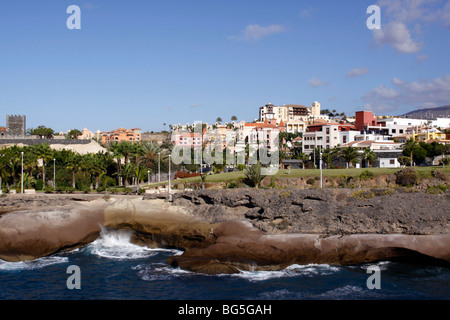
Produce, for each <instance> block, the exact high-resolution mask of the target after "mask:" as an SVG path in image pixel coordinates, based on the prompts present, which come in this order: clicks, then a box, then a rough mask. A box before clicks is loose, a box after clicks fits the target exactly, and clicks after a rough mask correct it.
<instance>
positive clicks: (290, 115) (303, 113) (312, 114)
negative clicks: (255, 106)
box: [259, 101, 329, 124]
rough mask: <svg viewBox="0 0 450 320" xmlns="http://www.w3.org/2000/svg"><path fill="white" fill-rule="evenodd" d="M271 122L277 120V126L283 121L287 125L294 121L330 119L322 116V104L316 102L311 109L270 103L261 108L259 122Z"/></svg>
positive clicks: (302, 106) (295, 105)
mask: <svg viewBox="0 0 450 320" xmlns="http://www.w3.org/2000/svg"><path fill="white" fill-rule="evenodd" d="M266 119H267V120H269V121H271V120H272V119H275V120H276V123H277V124H280V123H281V121H283V122H284V123H285V124H286V123H288V122H292V121H311V120H313V119H314V120H317V119H324V120H328V119H329V117H328V116H326V115H321V114H320V103H318V102H317V101H315V102H314V103H313V104H312V105H311V107H306V106H304V105H297V104H285V105H282V106H275V105H273V104H272V103H270V102H269V103H268V104H266V105H265V106H262V107H260V108H259V120H260V121H265V120H266Z"/></svg>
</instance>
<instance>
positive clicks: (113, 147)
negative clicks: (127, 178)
mask: <svg viewBox="0 0 450 320" xmlns="http://www.w3.org/2000/svg"><path fill="white" fill-rule="evenodd" d="M109 151H110V152H111V153H112V155H113V158H114V159H116V162H117V176H118V180H119V185H122V180H121V179H122V177H121V174H120V170H121V161H122V157H123V154H122V150H121V147H120V144H119V143H118V142H114V143H112V144H110V146H109Z"/></svg>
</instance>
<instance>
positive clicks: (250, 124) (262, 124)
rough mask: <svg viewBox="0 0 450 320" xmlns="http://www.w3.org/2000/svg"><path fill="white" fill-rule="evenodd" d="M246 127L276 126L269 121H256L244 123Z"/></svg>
mask: <svg viewBox="0 0 450 320" xmlns="http://www.w3.org/2000/svg"><path fill="white" fill-rule="evenodd" d="M245 126H246V127H258V128H276V127H277V126H276V125H274V124H270V123H268V122H267V123H266V122H264V123H261V122H257V123H246V124H245Z"/></svg>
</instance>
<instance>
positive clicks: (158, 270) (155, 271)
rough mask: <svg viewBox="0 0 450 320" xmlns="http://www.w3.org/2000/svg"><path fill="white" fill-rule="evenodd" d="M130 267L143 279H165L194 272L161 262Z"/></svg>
mask: <svg viewBox="0 0 450 320" xmlns="http://www.w3.org/2000/svg"><path fill="white" fill-rule="evenodd" d="M132 269H133V270H135V271H137V273H138V276H139V277H140V278H141V279H142V280H144V281H167V280H172V279H174V278H179V277H184V276H188V275H193V274H194V273H193V272H190V271H186V270H182V269H180V268H173V267H171V266H168V265H166V264H161V263H152V264H139V265H137V266H135V267H133V268H132Z"/></svg>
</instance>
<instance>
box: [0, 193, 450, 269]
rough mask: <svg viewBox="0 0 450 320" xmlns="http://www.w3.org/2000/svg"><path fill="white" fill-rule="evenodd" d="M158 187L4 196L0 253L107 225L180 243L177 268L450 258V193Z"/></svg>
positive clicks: (84, 236) (5, 255) (23, 251)
mask: <svg viewBox="0 0 450 320" xmlns="http://www.w3.org/2000/svg"><path fill="white" fill-rule="evenodd" d="M154 198H155V197H154V196H151V195H146V196H144V197H142V196H141V197H138V196H122V197H120V196H112V197H110V198H109V197H103V196H102V195H95V196H94V195H89V196H88V195H86V196H84V195H78V196H67V195H51V196H49V195H36V196H25V195H24V196H20V195H16V196H12V197H9V196H8V197H2V198H0V206H1V208H2V211H3V212H6V213H3V214H1V215H0V258H1V259H3V260H8V261H21V260H31V259H35V258H39V257H42V256H46V255H50V254H53V253H55V252H59V251H63V250H71V249H73V248H77V247H81V246H84V245H86V244H88V243H89V242H91V241H93V240H95V239H96V238H97V237H98V236H99V234H100V232H101V229H102V228H110V229H131V230H133V231H134V237H133V242H134V243H136V244H140V245H145V246H149V247H166V248H179V249H182V250H184V253H183V254H182V255H179V256H173V257H170V258H169V259H168V263H169V264H170V265H172V266H174V267H180V268H182V269H186V270H191V271H195V272H202V273H210V274H215V273H235V272H239V270H280V269H283V268H285V267H286V266H288V265H290V264H294V263H297V264H309V263H328V264H357V263H365V262H371V261H377V260H386V259H409V260H412V261H419V260H426V261H431V262H437V263H440V264H444V265H449V264H450V224H449V218H450V213H449V210H448V208H449V207H450V194H449V193H446V194H438V195H435V194H427V193H425V192H407V190H404V189H397V190H392V189H370V190H369V189H367V190H362V189H361V190H356V191H355V190H354V189H331V188H330V189H323V190H321V189H311V190H296V189H292V190H291V189H282V190H280V189H264V190H256V189H233V190H220V191H214V190H201V191H193V192H183V193H176V194H173V195H172V196H171V198H172V199H171V200H172V201H171V202H169V201H168V200H167V199H154Z"/></svg>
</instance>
